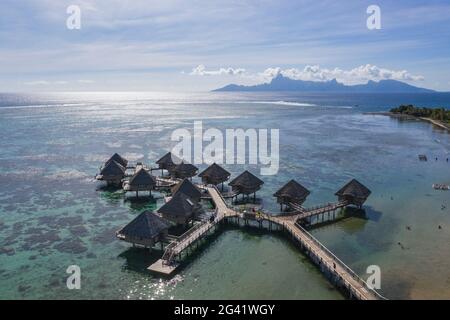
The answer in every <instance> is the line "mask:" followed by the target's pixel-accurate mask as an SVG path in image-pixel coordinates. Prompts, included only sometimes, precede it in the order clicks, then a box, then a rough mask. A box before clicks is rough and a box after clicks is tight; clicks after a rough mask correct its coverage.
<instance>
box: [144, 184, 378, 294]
mask: <svg viewBox="0 0 450 320" xmlns="http://www.w3.org/2000/svg"><path fill="white" fill-rule="evenodd" d="M202 188H203V189H206V190H207V191H208V193H209V195H210V197H211V199H212V201H213V202H214V204H215V206H216V211H215V212H216V219H215V220H214V222H210V221H207V222H203V223H201V224H199V225H197V226H196V227H194V228H192V229H191V230H189V231H188V232H187V233H185V234H184V235H182V236H181V237H179V238H178V239H177V240H176V241H174V242H172V243H171V244H169V246H168V247H167V248H166V251H165V253H164V255H163V257H162V258H161V259H160V260H158V261H156V262H155V263H154V264H152V265H151V266H150V267H149V268H148V270H150V271H153V272H158V273H162V274H165V275H170V274H171V273H173V272H174V271H175V270H176V269H177V267H178V266H179V264H178V263H177V262H175V259H174V258H175V257H177V256H178V255H180V254H181V252H182V251H184V250H186V249H187V248H188V247H189V246H190V245H192V244H193V243H194V242H195V241H197V240H199V239H201V238H202V237H203V236H205V235H206V234H207V233H208V232H209V231H210V230H211V229H212V228H213V227H214V226H215V225H217V224H218V223H220V222H221V221H222V220H223V219H225V218H231V217H239V216H240V214H239V213H238V212H236V211H234V210H232V209H230V208H229V207H228V206H227V204H226V202H225V198H224V197H223V196H222V195H221V194H220V192H219V190H218V189H217V188H216V187H205V186H202ZM346 205H347V203H344V202H339V203H335V204H328V205H326V206H322V207H320V208H315V209H313V210H303V211H302V212H299V213H298V214H296V215H290V216H272V215H267V214H259V215H258V217H259V220H266V221H269V222H270V223H275V224H277V225H279V226H281V227H282V230H284V231H285V232H287V233H288V234H289V235H290V236H291V237H292V238H293V239H294V240H295V241H297V242H298V243H299V244H300V246H301V248H302V249H303V250H304V251H305V252H306V253H307V254H308V256H309V257H310V258H311V260H312V261H313V262H314V263H315V264H316V265H318V266H319V268H320V269H321V271H322V272H324V273H327V274H328V275H329V276H330V278H331V279H332V280H333V282H335V283H337V284H340V286H343V287H345V289H346V290H347V291H348V292H349V293H350V296H351V298H354V299H359V300H382V299H385V298H384V297H382V296H381V295H380V294H378V292H377V291H376V290H374V289H371V288H369V287H368V285H367V284H366V282H365V281H364V280H363V279H361V278H360V277H359V276H358V275H357V274H356V273H355V272H354V271H353V270H352V269H351V268H350V267H348V266H347V265H346V264H345V263H344V262H342V261H341V260H340V259H339V258H337V257H336V256H335V255H334V254H333V253H332V252H331V251H330V250H328V249H327V248H326V247H325V246H324V245H323V244H322V243H320V241H318V240H317V239H316V238H314V237H313V236H312V235H311V234H310V233H309V232H308V231H307V230H305V229H304V228H303V227H302V226H300V225H299V224H297V223H296V221H297V219H298V218H299V217H300V218H304V217H307V216H311V215H314V214H318V213H323V212H329V211H332V210H336V209H338V208H342V207H344V206H346Z"/></svg>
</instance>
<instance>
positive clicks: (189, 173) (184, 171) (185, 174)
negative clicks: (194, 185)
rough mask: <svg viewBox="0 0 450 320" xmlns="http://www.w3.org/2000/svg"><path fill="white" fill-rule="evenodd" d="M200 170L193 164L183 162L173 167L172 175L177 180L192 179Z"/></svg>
mask: <svg viewBox="0 0 450 320" xmlns="http://www.w3.org/2000/svg"><path fill="white" fill-rule="evenodd" d="M197 171H198V168H197V167H196V166H194V165H193V164H190V163H186V162H184V161H183V162H181V163H180V164H179V165H176V166H175V167H173V169H172V171H171V173H172V174H173V175H174V176H175V177H177V178H181V179H184V178H190V177H193V176H195V175H196V174H197Z"/></svg>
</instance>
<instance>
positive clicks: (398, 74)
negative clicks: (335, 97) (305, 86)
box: [280, 64, 424, 84]
mask: <svg viewBox="0 0 450 320" xmlns="http://www.w3.org/2000/svg"><path fill="white" fill-rule="evenodd" d="M280 73H281V74H282V75H283V76H285V77H288V78H291V79H295V80H309V81H328V80H332V79H336V80H337V81H339V82H342V83H346V84H355V83H364V82H367V81H369V80H373V81H380V80H399V81H422V80H424V77H423V76H420V75H413V74H411V73H409V72H408V71H406V70H390V69H385V68H380V67H377V66H374V65H371V64H366V65H362V66H359V67H357V68H354V69H351V70H343V69H340V68H334V69H327V68H321V67H320V66H318V65H313V66H310V65H308V66H306V67H304V68H303V69H302V70H300V69H296V68H292V69H285V70H281V71H280Z"/></svg>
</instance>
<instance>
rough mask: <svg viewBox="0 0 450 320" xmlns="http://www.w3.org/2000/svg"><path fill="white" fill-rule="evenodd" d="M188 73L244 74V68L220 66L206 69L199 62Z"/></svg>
mask: <svg viewBox="0 0 450 320" xmlns="http://www.w3.org/2000/svg"><path fill="white" fill-rule="evenodd" d="M190 75H195V76H220V75H229V76H243V75H245V69H243V68H237V69H234V68H220V69H217V70H206V67H205V66H204V65H203V64H199V65H198V66H197V67H195V68H193V69H192V71H191V73H190Z"/></svg>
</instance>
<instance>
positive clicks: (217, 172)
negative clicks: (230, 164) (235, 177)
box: [198, 163, 231, 186]
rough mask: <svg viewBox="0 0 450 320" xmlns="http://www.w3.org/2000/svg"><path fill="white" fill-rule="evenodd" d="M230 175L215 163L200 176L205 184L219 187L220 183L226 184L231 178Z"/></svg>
mask: <svg viewBox="0 0 450 320" xmlns="http://www.w3.org/2000/svg"><path fill="white" fill-rule="evenodd" d="M230 175H231V174H230V173H229V172H228V171H227V170H225V169H224V168H222V167H221V166H219V165H218V164H216V163H213V164H212V165H210V166H209V167H208V168H206V169H205V170H203V171H202V172H201V173H200V174H199V175H198V176H199V177H200V178H202V182H203V183H204V184H213V185H215V186H216V185H218V184H220V183H224V182H225V181H227V180H228V179H229V178H230Z"/></svg>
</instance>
